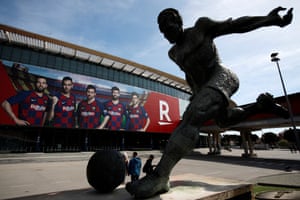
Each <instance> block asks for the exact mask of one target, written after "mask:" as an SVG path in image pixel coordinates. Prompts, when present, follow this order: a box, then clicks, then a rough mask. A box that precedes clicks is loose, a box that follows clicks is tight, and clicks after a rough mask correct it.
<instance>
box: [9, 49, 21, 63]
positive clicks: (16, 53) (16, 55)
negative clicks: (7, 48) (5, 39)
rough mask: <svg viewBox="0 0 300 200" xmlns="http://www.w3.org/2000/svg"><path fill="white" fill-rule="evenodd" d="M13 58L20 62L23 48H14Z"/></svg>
mask: <svg viewBox="0 0 300 200" xmlns="http://www.w3.org/2000/svg"><path fill="white" fill-rule="evenodd" d="M11 59H12V60H13V61H16V62H20V59H21V50H20V49H18V48H14V50H13V53H12V54H11Z"/></svg>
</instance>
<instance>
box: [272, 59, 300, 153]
mask: <svg viewBox="0 0 300 200" xmlns="http://www.w3.org/2000/svg"><path fill="white" fill-rule="evenodd" d="M277 56H278V53H272V54H271V61H272V62H276V66H277V69H278V73H279V76H280V80H281V84H282V88H283V92H284V96H285V99H286V103H287V106H288V111H289V114H290V118H291V124H292V126H293V129H294V134H295V138H296V144H297V147H298V149H300V141H299V136H298V134H297V129H296V125H295V120H294V115H293V112H292V107H291V103H290V101H289V98H288V95H287V92H286V89H285V85H284V82H283V78H282V74H281V70H280V67H279V60H280V59H279V58H278V57H277Z"/></svg>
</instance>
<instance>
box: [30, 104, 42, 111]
mask: <svg viewBox="0 0 300 200" xmlns="http://www.w3.org/2000/svg"><path fill="white" fill-rule="evenodd" d="M30 108H31V109H33V110H35V111H45V110H46V107H45V106H40V105H34V104H30Z"/></svg>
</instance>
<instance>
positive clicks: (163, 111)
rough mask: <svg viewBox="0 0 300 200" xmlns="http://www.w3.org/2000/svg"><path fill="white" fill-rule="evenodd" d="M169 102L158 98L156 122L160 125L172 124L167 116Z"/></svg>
mask: <svg viewBox="0 0 300 200" xmlns="http://www.w3.org/2000/svg"><path fill="white" fill-rule="evenodd" d="M169 111H170V108H169V104H168V102H167V101H164V100H159V121H158V124H159V125H161V126H165V125H170V124H173V122H172V120H171V118H170V116H169Z"/></svg>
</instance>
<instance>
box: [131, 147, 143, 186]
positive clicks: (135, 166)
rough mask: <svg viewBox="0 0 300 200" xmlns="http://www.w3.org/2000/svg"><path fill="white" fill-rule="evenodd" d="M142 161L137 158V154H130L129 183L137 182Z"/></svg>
mask: <svg viewBox="0 0 300 200" xmlns="http://www.w3.org/2000/svg"><path fill="white" fill-rule="evenodd" d="M141 167H142V161H141V159H140V158H139V157H138V153H137V152H136V151H134V152H133V153H132V158H131V159H130V160H129V163H128V175H130V177H131V182H135V181H137V180H139V177H140V174H141Z"/></svg>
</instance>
